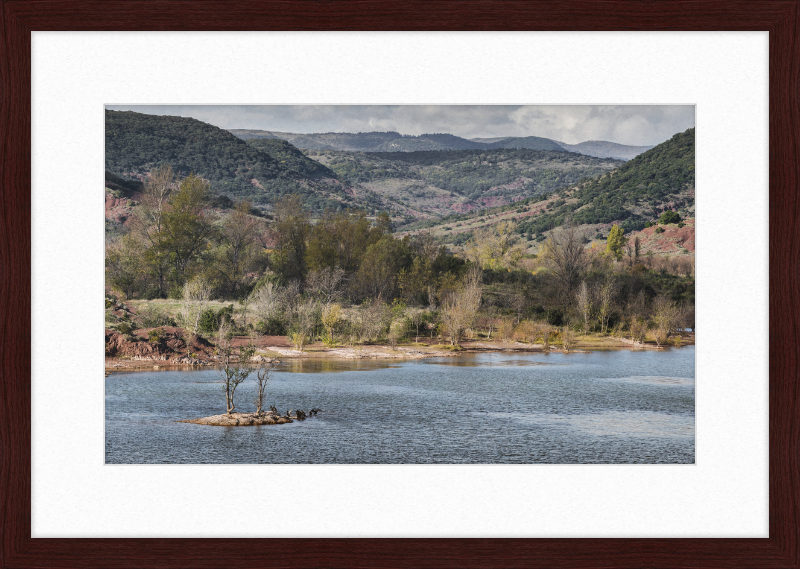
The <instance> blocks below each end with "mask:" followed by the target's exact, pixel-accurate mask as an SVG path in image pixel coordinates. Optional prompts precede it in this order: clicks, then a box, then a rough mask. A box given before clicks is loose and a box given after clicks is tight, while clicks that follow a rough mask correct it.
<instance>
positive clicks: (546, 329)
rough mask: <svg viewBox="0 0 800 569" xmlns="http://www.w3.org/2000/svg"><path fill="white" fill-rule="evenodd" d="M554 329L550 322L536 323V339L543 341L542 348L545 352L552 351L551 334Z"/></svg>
mask: <svg viewBox="0 0 800 569" xmlns="http://www.w3.org/2000/svg"><path fill="white" fill-rule="evenodd" d="M551 331H552V327H551V326H550V324H549V323H548V322H539V321H537V322H536V339H539V338H541V339H542V347H543V348H544V350H545V351H547V350H549V349H550V333H551Z"/></svg>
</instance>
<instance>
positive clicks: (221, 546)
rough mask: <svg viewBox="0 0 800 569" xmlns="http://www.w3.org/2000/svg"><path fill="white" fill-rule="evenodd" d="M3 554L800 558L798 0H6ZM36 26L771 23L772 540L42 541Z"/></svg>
mask: <svg viewBox="0 0 800 569" xmlns="http://www.w3.org/2000/svg"><path fill="white" fill-rule="evenodd" d="M0 26H1V27H2V36H0V50H1V52H2V53H0V65H1V66H2V68H0V75H1V76H2V87H3V91H2V107H1V108H0V157H1V158H0V160H1V162H0V168H1V170H0V180H2V182H1V183H2V187H1V189H0V192H1V193H0V200H1V201H0V260H2V265H1V266H2V274H1V275H0V317H1V318H0V353H1V354H2V367H0V370H1V371H0V373H1V374H2V375H0V386H1V389H0V403H2V407H0V425H2V426H1V427H0V428H1V429H2V433H0V434H1V436H2V447H1V448H0V453H1V454H0V497H1V498H2V500H1V501H0V532H1V535H0V539H1V540H2V544H0V567H2V568H11V567H42V568H45V567H98V568H112V567H216V566H219V565H221V564H227V563H233V564H236V565H239V566H258V567H262V566H273V565H274V566H299V567H347V568H354V567H401V566H413V567H495V566H502V567H534V566H537V567H570V568H575V567H669V568H675V567H713V568H718V567H758V568H778V567H783V568H788V567H795V568H798V567H800V553H799V550H798V536H799V535H800V525H799V524H798V513H799V512H800V509H799V508H798V505H799V502H800V494H799V493H798V488H800V385H799V384H798V365H799V364H800V361H799V359H798V352H800V342H799V340H800V338H798V331H799V330H798V326H799V324H798V317H800V295H799V294H798V291H800V273H798V268H800V267H798V259H800V216H799V215H798V214H799V213H800V193H799V192H798V182H799V181H800V179H799V178H798V173H799V168H800V160H798V158H800V143H799V141H798V138H800V107H799V106H798V103H799V101H800V99H799V98H798V93H800V0H760V1H758V2H755V1H725V0H673V1H670V2H667V1H664V2H654V1H652V0H641V1H630V0H628V1H619V0H574V1H567V0H559V1H550V2H521V1H516V2H515V1H496V2H476V1H462V2H434V1H433V0H428V1H420V0H406V1H404V2H395V1H391V2H386V1H384V2H380V1H372V0H354V1H353V0H351V1H349V2H331V1H327V2H310V1H308V0H297V1H258V0H255V1H242V0H232V1H228V2H225V1H222V0H212V1H206V0H170V1H160V0H150V1H142V0H131V1H111V0H100V1H98V0H88V1H85V0H49V1H42V0H0ZM34 30H42V31H44V30H609V31H620V30H623V31H624V30H631V31H633V30H698V31H701V30H702V31H705V30H733V31H740V30H742V31H743V30H756V31H769V34H770V36H769V81H770V87H769V108H770V117H769V126H770V133H769V152H770V163H769V174H770V190H769V192H770V194H769V198H770V199H769V224H770V226H769V227H770V229H769V236H770V250H769V267H770V268H769V271H770V279H769V294H770V299H769V317H770V325H769V333H770V344H769V345H770V350H769V358H770V364H769V374H770V386H769V387H770V389H769V412H770V417H769V425H770V439H769V458H770V463H769V538H765V539H513V540H503V539H474V540H470V539H263V540H259V539H246V540H224V539H32V538H31V536H30V528H31V501H30V500H31V449H30V443H31V425H30V417H31V406H30V396H31V385H30V377H31V362H30V354H31V343H30V338H31V336H30V334H31V327H30V307H31V304H30V293H31V272H30V261H31V257H30V244H31V240H30V230H31V223H30V221H31V220H30V215H31V209H30V204H31V201H30V187H31V186H30V183H31V170H30V167H31V161H30V150H31V146H30V144H31V138H30V132H31V131H30V125H31V86H30V79H31V72H30V64H31V53H30V48H31V43H30V41H31V40H30V32H31V31H34Z"/></svg>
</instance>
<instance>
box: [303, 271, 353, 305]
mask: <svg viewBox="0 0 800 569" xmlns="http://www.w3.org/2000/svg"><path fill="white" fill-rule="evenodd" d="M344 275H345V271H344V269H340V268H339V267H335V268H334V267H325V268H323V269H320V270H318V271H311V272H310V273H309V274H308V279H307V286H308V289H309V290H311V292H312V293H314V294H317V295H319V297H320V299H321V300H322V302H323V303H325V304H326V305H328V304H331V303H333V302H336V301H337V300H339V299H340V298H341V296H342V290H341V288H342V284H343V283H344Z"/></svg>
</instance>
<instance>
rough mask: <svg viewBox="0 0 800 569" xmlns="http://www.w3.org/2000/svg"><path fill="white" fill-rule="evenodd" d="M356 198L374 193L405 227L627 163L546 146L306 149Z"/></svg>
mask: <svg viewBox="0 0 800 569" xmlns="http://www.w3.org/2000/svg"><path fill="white" fill-rule="evenodd" d="M306 155H307V156H308V157H309V158H313V159H314V160H317V161H319V162H320V163H322V164H324V165H325V166H327V167H329V168H330V169H331V170H332V171H333V172H334V173H335V174H336V176H337V179H339V180H341V181H343V182H344V183H346V184H347V185H348V186H352V187H353V189H354V192H355V193H356V195H358V194H359V193H361V192H372V194H373V195H375V196H378V197H380V198H381V199H383V200H384V203H385V204H386V209H387V211H391V212H393V214H394V215H395V216H397V217H398V219H397V220H396V222H397V223H398V224H399V225H402V224H407V223H413V222H415V221H416V220H420V219H438V218H440V217H442V216H446V215H450V214H452V213H453V212H461V213H465V212H470V211H476V210H482V209H485V208H489V207H496V206H500V205H504V204H509V203H513V202H517V201H520V200H524V199H527V198H529V197H531V196H535V195H539V194H543V193H547V192H550V191H552V190H554V189H556V188H559V187H562V186H566V185H570V184H574V183H576V182H578V181H579V180H581V179H583V178H586V177H593V176H597V175H598V174H602V173H605V172H608V171H609V170H612V169H614V168H617V167H619V166H620V165H621V164H622V162H620V161H618V160H612V159H601V158H592V157H588V156H582V155H579V154H571V153H566V152H560V151H559V152H553V151H547V150H527V149H522V150H511V149H499V150H460V151H459V150H449V151H422V152H369V153H356V152H341V151H314V150H307V151H306Z"/></svg>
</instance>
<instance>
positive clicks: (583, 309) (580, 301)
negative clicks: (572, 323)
mask: <svg viewBox="0 0 800 569" xmlns="http://www.w3.org/2000/svg"><path fill="white" fill-rule="evenodd" d="M575 301H576V303H577V305H578V312H579V313H580V315H581V318H582V319H583V333H584V334H588V333H589V320H591V319H592V311H593V309H594V306H593V304H594V303H593V302H592V295H591V294H590V293H589V287H588V286H586V281H581V286H579V287H578V292H577V293H575Z"/></svg>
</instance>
